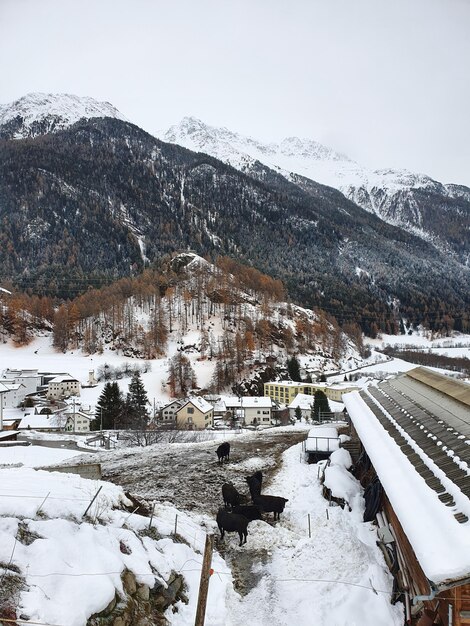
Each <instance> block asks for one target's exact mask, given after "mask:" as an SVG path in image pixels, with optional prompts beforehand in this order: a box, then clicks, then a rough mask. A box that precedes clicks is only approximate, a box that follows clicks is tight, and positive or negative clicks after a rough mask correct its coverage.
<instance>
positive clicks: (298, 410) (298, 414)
mask: <svg viewBox="0 0 470 626" xmlns="http://www.w3.org/2000/svg"><path fill="white" fill-rule="evenodd" d="M295 419H296V420H297V421H298V422H300V420H301V419H302V409H301V408H300V406H296V407H295Z"/></svg>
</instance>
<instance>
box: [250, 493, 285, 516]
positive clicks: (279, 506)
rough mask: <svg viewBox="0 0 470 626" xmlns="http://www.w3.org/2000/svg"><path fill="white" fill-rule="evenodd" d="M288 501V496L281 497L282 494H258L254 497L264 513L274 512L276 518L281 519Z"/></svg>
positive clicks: (255, 502) (254, 500) (254, 501)
mask: <svg viewBox="0 0 470 626" xmlns="http://www.w3.org/2000/svg"><path fill="white" fill-rule="evenodd" d="M286 502H288V499H287V498H281V497H280V496H264V495H263V496H261V495H257V496H255V497H254V498H253V504H255V505H256V506H258V507H259V508H260V509H261V511H263V513H274V519H276V515H277V519H280V515H281V513H282V512H283V511H284V507H285V506H286Z"/></svg>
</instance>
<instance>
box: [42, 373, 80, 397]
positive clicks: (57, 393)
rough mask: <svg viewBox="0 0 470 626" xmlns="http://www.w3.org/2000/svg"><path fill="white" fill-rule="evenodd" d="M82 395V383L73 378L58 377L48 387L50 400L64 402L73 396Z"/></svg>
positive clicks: (67, 376) (66, 376)
mask: <svg viewBox="0 0 470 626" xmlns="http://www.w3.org/2000/svg"><path fill="white" fill-rule="evenodd" d="M79 395H80V383H79V381H78V380H77V379H76V378H73V376H70V375H68V374H67V375H65V376H56V377H55V378H53V379H52V380H50V381H49V383H48V385H47V394H46V397H47V398H48V400H63V399H64V398H70V397H71V396H79Z"/></svg>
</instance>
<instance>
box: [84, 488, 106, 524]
mask: <svg viewBox="0 0 470 626" xmlns="http://www.w3.org/2000/svg"><path fill="white" fill-rule="evenodd" d="M102 489H103V485H101V487H100V488H99V489H98V491H97V492H96V493H95V495H94V497H93V500H92V501H91V502H90V504H89V505H88V506H87V508H86V511H85V513H84V514H83V517H86V514H87V513H88V511H89V510H90V508H91V505H92V504H93V502H94V501H95V500H96V498H97V497H98V494H99V492H100V491H101V490H102Z"/></svg>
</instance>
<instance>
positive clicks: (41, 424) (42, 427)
mask: <svg viewBox="0 0 470 626" xmlns="http://www.w3.org/2000/svg"><path fill="white" fill-rule="evenodd" d="M65 423H66V419H65V418H64V417H62V416H59V415H57V414H55V413H41V414H33V415H30V414H26V415H25V416H24V417H23V418H22V420H21V422H20V424H19V426H18V430H20V431H21V430H38V431H40V432H47V433H53V432H61V431H63V430H64V428H65Z"/></svg>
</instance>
